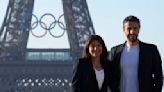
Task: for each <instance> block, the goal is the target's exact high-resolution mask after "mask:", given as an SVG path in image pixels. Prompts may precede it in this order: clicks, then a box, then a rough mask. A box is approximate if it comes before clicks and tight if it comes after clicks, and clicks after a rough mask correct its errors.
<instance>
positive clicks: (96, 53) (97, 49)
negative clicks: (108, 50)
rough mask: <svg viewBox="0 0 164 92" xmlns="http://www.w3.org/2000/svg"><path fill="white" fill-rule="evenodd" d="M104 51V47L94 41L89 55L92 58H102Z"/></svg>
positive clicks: (90, 46)
mask: <svg viewBox="0 0 164 92" xmlns="http://www.w3.org/2000/svg"><path fill="white" fill-rule="evenodd" d="M102 50H103V48H102V45H101V44H100V43H99V42H98V41H96V40H94V41H92V42H91V44H90V45H89V53H90V55H91V57H92V58H96V57H100V55H101V54H102Z"/></svg>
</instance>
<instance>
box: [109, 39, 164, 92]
mask: <svg viewBox="0 0 164 92" xmlns="http://www.w3.org/2000/svg"><path fill="white" fill-rule="evenodd" d="M124 45H125V43H124V44H121V45H118V46H115V47H113V48H112V49H111V52H110V55H109V58H110V60H111V61H112V63H113V65H112V66H113V67H112V69H113V71H112V75H113V76H114V80H115V82H114V83H113V85H115V87H119V83H120V77H121V73H120V58H121V53H122V50H123V47H124ZM138 81H139V92H161V90H162V84H163V81H162V61H161V57H160V54H159V52H158V50H157V47H156V46H155V45H153V44H147V43H143V42H141V41H139V65H138Z"/></svg>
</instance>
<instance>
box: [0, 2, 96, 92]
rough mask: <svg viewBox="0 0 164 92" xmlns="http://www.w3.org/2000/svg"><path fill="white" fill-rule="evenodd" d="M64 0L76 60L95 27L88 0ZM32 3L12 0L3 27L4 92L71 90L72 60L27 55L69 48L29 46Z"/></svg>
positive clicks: (0, 66) (0, 81)
mask: <svg viewBox="0 0 164 92" xmlns="http://www.w3.org/2000/svg"><path fill="white" fill-rule="evenodd" d="M62 3H63V11H64V19H65V24H66V30H67V34H68V40H69V45H70V50H69V52H70V53H71V56H72V58H73V59H72V61H75V60H77V58H79V57H80V55H81V50H82V48H83V46H84V42H85V40H86V38H87V37H88V36H89V35H92V34H95V31H94V28H93V24H92V21H91V17H90V15H89V10H88V6H87V2H86V0H62ZM33 7H34V0H9V3H8V6H7V11H6V15H5V18H4V21H3V24H2V26H1V29H0V89H1V92H70V86H71V84H70V79H71V78H70V76H71V75H70V74H71V70H72V64H73V62H67V61H64V62H60V60H59V61H55V62H54V61H53V62H46V60H45V61H44V62H40V60H37V61H35V62H29V61H28V60H27V58H26V55H27V53H28V52H35V51H40V52H41V53H42V52H58V51H59V52H62V51H63V52H67V50H60V49H57V50H56V49H54V50H51V49H44V50H33V49H30V50H29V49H27V48H26V47H27V41H28V36H29V30H30V27H31V20H32V12H33ZM28 14H29V15H28ZM30 14H31V15H30ZM27 15H28V16H27ZM24 24H26V27H24Z"/></svg>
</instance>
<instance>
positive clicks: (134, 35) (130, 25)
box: [123, 21, 140, 43]
mask: <svg viewBox="0 0 164 92" xmlns="http://www.w3.org/2000/svg"><path fill="white" fill-rule="evenodd" d="M139 29H140V27H139V25H138V23H136V22H130V21H129V22H125V23H124V25H123V31H124V33H125V35H126V37H127V39H128V41H130V42H132V43H134V42H136V41H137V39H138V34H139Z"/></svg>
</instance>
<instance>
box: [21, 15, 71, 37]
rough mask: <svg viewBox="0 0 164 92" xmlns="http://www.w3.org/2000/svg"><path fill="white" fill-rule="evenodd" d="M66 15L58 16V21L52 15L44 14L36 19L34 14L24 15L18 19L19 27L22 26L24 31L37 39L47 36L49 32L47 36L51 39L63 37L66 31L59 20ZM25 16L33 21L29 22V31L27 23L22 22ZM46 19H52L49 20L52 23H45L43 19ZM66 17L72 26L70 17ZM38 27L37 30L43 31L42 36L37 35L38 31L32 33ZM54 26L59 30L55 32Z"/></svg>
mask: <svg viewBox="0 0 164 92" xmlns="http://www.w3.org/2000/svg"><path fill="white" fill-rule="evenodd" d="M68 14H69V13H64V14H62V15H60V16H59V18H58V19H56V18H55V16H54V15H53V14H51V13H45V14H43V15H42V16H41V17H40V18H39V19H38V17H37V16H36V15H35V14H30V13H26V14H25V15H23V16H21V17H20V22H19V25H20V26H22V27H23V29H24V30H25V31H30V32H31V34H32V35H33V36H35V37H37V38H41V37H44V36H45V35H46V34H47V32H49V34H50V35H51V36H52V37H55V38H59V37H62V36H63V35H64V33H65V31H66V30H68V29H67V28H66V25H65V22H64V21H61V18H63V17H64V16H66V15H68ZM27 16H32V19H33V20H34V21H33V20H32V21H31V25H30V29H29V27H27V23H25V20H24V19H25V18H26V17H27ZM46 17H49V18H52V19H51V20H53V21H52V22H49V21H47V20H46V19H45V18H46ZM68 17H69V19H70V20H71V21H72V24H73V25H74V22H73V18H72V16H71V17H70V15H68ZM46 22H49V23H46ZM73 25H71V26H70V27H71V28H72V27H73ZM38 26H39V28H41V29H42V30H41V31H42V32H43V31H44V32H43V33H42V34H40V33H39V34H40V35H38V34H37V32H38V31H37V32H34V29H35V31H36V28H37V27H38ZM56 26H58V28H60V30H55V28H56ZM70 30H71V29H70ZM61 31H62V32H61ZM57 33H58V34H57Z"/></svg>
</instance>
